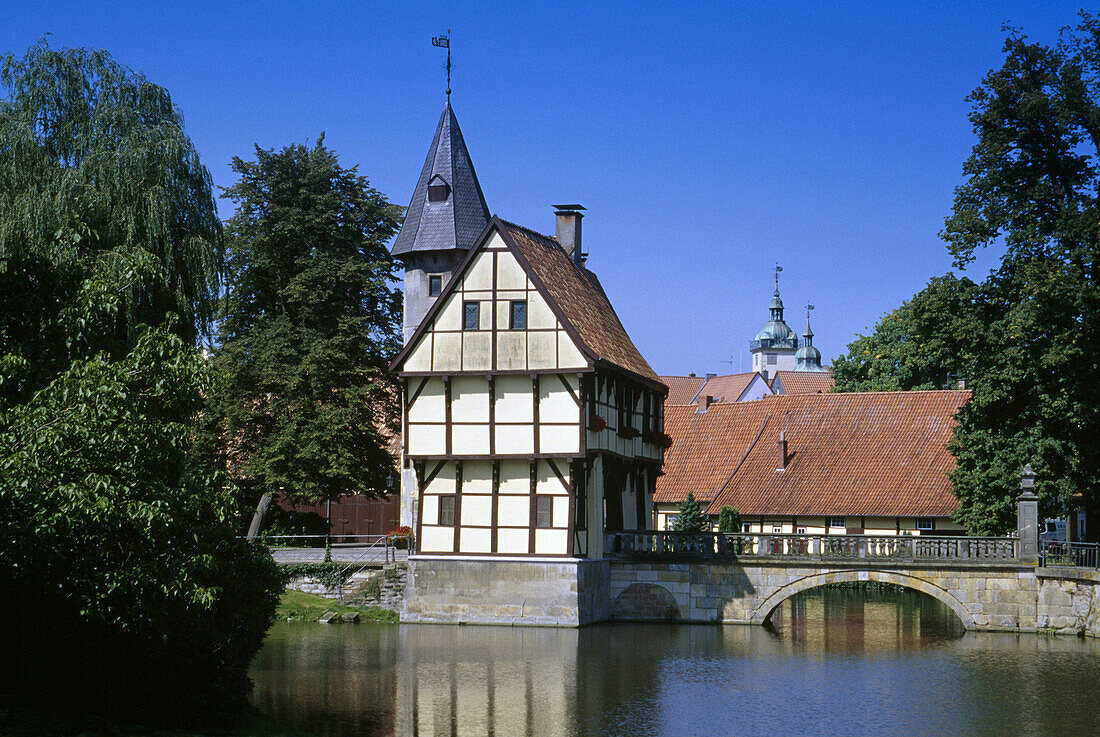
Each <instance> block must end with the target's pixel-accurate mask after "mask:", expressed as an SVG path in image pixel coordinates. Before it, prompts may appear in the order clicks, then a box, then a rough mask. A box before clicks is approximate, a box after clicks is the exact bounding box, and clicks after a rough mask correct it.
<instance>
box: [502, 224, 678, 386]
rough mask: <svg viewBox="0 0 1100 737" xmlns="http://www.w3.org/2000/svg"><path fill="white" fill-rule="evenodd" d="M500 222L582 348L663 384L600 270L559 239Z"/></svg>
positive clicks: (599, 358)
mask: <svg viewBox="0 0 1100 737" xmlns="http://www.w3.org/2000/svg"><path fill="white" fill-rule="evenodd" d="M497 222H498V223H499V224H500V228H501V230H502V235H503V236H504V237H505V238H506V239H510V240H511V242H512V244H514V245H515V247H516V250H518V251H519V253H520V255H522V256H523V258H524V259H525V260H526V261H527V263H529V264H530V265H531V269H532V271H533V272H534V276H535V277H536V278H537V279H538V280H539V281H540V282H542V284H543V285H544V286H545V287H546V290H547V291H548V292H549V296H550V298H551V299H552V300H553V301H554V302H555V303H556V304H557V306H558V309H560V310H561V312H562V314H564V316H565V319H566V320H567V321H568V322H569V324H570V325H571V326H572V328H573V329H574V330H575V331H576V332H577V334H578V336H579V337H580V339H581V341H582V342H583V343H584V345H582V346H578V347H579V348H580V349H581V350H582V351H585V350H586V349H587V352H588V353H590V354H591V355H592V356H593V357H594V358H595V359H596V360H602V361H605V362H607V363H610V364H613V365H615V366H618V367H619V368H623V369H626V370H627V371H629V372H631V373H634V374H637V375H638V376H642V377H645V378H647V379H651V380H653V381H656V382H660V379H659V378H658V377H657V372H655V371H654V370H653V368H652V367H650V365H649V363H647V362H646V360H645V359H644V358H642V354H641V353H640V352H639V351H638V349H637V347H635V345H634V343H633V342H632V341H631V340H630V336H629V335H627V334H626V328H624V327H623V324H622V322H621V321H620V320H619V316H618V315H617V314H615V308H614V307H612V306H611V301H610V300H609V299H608V298H607V295H606V294H605V293H604V291H603V287H602V286H600V282H599V280H598V279H597V278H596V275H595V274H593V273H592V272H591V271H589V270H588V269H586V268H584V267H582V266H578V265H577V264H576V263H575V262H574V261H573V259H572V258H570V257H569V255H568V254H567V253H566V252H565V250H564V249H563V248H562V247H561V246H560V245H558V242H557V241H556V240H555V239H553V238H550V237H549V236H545V235H541V234H539V233H536V232H534V231H533V230H528V229H527V228H524V227H521V226H519V225H515V224H514V223H509V222H506V221H503V220H498V221H497Z"/></svg>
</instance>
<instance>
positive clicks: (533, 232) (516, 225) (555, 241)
mask: <svg viewBox="0 0 1100 737" xmlns="http://www.w3.org/2000/svg"><path fill="white" fill-rule="evenodd" d="M497 219H498V220H500V222H502V223H504V224H505V225H507V226H508V227H510V228H515V229H516V230H522V231H523V232H524V233H527V234H528V235H533V236H535V237H537V238H542V239H543V240H546V241H550V242H551V243H553V244H554V245H555V246H557V247H558V248H561V244H560V243H558V239H557V238H555V237H554V236H552V235H546V234H545V233H540V232H538V231H537V230H532V229H531V228H528V227H527V226H525V225H520V224H519V223H514V222H512V221H511V220H505V219H504V218H502V217H500V216H499V215H498V216H497Z"/></svg>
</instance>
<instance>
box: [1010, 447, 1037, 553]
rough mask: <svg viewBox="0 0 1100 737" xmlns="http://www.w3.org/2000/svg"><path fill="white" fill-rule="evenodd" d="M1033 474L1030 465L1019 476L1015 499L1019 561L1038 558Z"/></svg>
mask: <svg viewBox="0 0 1100 737" xmlns="http://www.w3.org/2000/svg"><path fill="white" fill-rule="evenodd" d="M1034 489H1035V472H1034V471H1032V470H1031V464H1030V463H1029V464H1027V465H1026V466H1024V470H1023V473H1021V474H1020V495H1019V496H1018V497H1016V535H1017V537H1018V538H1019V540H1020V543H1019V545H1020V549H1019V552H1018V555H1019V557H1020V559H1021V560H1028V561H1037V560H1038V558H1039V497H1038V496H1036V495H1035V491H1034Z"/></svg>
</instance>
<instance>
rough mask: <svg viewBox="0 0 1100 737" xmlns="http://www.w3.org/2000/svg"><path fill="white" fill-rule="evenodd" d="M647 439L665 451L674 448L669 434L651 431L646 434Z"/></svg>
mask: <svg viewBox="0 0 1100 737" xmlns="http://www.w3.org/2000/svg"><path fill="white" fill-rule="evenodd" d="M645 439H646V440H648V441H649V442H651V443H653V444H654V445H656V446H657V447H659V448H664V449H665V450H668V449H669V448H671V447H672V438H671V437H670V436H669V435H668V434H667V433H664V432H661V431H660V430H650V431H649V432H647V433H646V436H645Z"/></svg>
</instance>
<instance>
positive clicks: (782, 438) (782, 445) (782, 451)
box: [775, 430, 790, 471]
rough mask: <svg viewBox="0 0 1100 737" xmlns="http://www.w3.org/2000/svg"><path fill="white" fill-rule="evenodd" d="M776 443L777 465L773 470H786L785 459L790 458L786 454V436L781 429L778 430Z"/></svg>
mask: <svg viewBox="0 0 1100 737" xmlns="http://www.w3.org/2000/svg"><path fill="white" fill-rule="evenodd" d="M776 445H777V446H779V457H778V461H779V465H778V466H776V467H775V470H776V471H786V470H787V461H789V460H790V456H788V455H787V436H786V434H785V433H784V432H783V431H782V430H780V432H779V441H778V442H777V443H776Z"/></svg>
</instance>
